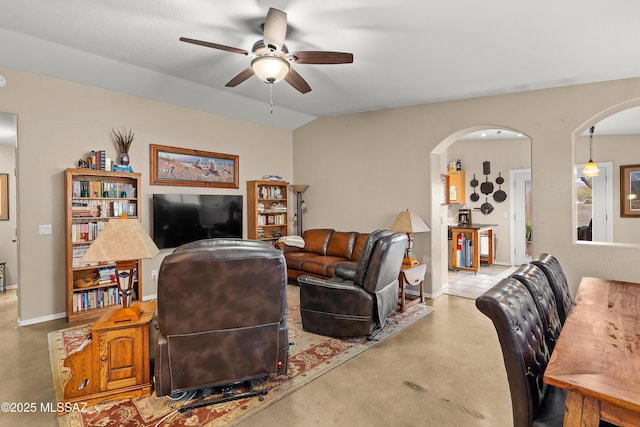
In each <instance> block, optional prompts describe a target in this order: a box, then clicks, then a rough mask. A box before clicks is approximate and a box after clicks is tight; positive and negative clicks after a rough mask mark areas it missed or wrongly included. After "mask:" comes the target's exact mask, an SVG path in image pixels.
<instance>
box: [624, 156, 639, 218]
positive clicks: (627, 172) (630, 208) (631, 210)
mask: <svg viewBox="0 0 640 427" xmlns="http://www.w3.org/2000/svg"><path fill="white" fill-rule="evenodd" d="M620 216H621V217H623V218H634V217H635V218H640V165H620Z"/></svg>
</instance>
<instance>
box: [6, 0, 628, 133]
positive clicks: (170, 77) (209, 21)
mask: <svg viewBox="0 0 640 427" xmlns="http://www.w3.org/2000/svg"><path fill="white" fill-rule="evenodd" d="M269 7H275V8H278V9H281V10H283V11H286V12H287V15H288V24H289V26H288V33H287V37H286V44H287V46H288V48H289V50H290V51H299V50H331V51H341V52H352V53H353V55H354V62H353V64H341V65H310V64H293V68H295V70H296V71H297V72H299V73H300V74H301V75H302V76H303V77H304V78H305V79H306V81H307V82H308V83H309V85H310V86H311V88H312V91H311V92H309V93H307V94H304V95H302V94H300V93H299V92H297V91H296V90H294V89H293V88H292V87H291V86H289V85H287V84H286V83H285V82H279V83H276V84H274V85H273V87H272V88H270V86H269V85H267V84H265V83H263V82H261V81H260V80H258V79H257V78H256V77H252V78H250V79H248V80H247V81H245V82H244V83H242V84H240V85H238V86H237V87H235V88H227V87H225V83H227V82H228V81H229V80H230V79H231V78H232V77H234V76H235V75H236V74H238V73H239V72H240V71H241V70H243V69H244V68H246V67H247V66H248V65H249V62H250V58H248V57H247V56H244V55H238V54H234V53H230V52H225V51H220V50H215V49H211V48H207V47H203V46H197V45H192V44H187V43H182V42H180V41H179V38H180V37H190V38H194V39H200V40H206V41H211V42H215V43H219V44H223V45H227V46H233V47H237V48H240V49H246V50H249V51H250V50H251V48H252V46H253V44H254V43H255V42H256V41H257V40H259V39H261V31H260V24H261V23H263V22H264V19H265V16H266V13H267V10H268V8H269ZM638 16H640V2H638V1H636V0H617V1H615V2H607V1H604V0H563V1H551V0H541V1H537V2H522V1H517V0H516V1H514V0H484V1H475V0H457V1H435V0H394V1H390V0H385V1H383V0H349V1H347V0H323V1H303V0H271V1H263V0H236V1H221V0H218V1H213V0H206V1H205V0H190V1H179V0H136V1H127V0H101V1H96V0H49V1H39V0H20V1H15V0H0V65H4V66H8V67H12V68H18V69H23V70H27V71H32V72H36V73H40V74H44V75H49V76H54V77H58V78H62V79H66V80H71V81H76V82H80V83H85V84H90V85H93V86H98V87H104V88H109V89H113V90H117V91H121V92H125V93H132V94H136V95H140V96H146V97H150V98H154V99H158V100H162V101H166V102H171V103H175V104H178V105H185V106H189V107H193V108H197V109H201V110H205V111H211V112H214V113H218V114H223V115H228V116H232V117H238V118H242V119H247V120H251V121H255V122H259V123H265V124H270V125H273V126H278V127H284V128H288V129H295V128H296V127H299V126H301V125H303V124H304V123H307V122H309V121H311V120H313V119H314V118H316V117H320V116H326V115H337V114H343V113H351V112H362V111H371V110H377V109H384V108H391V107H399V106H407V105H416V104H424V103H433V102H439V101H446V100H456V99H465V98H471V97H478V96H484V95H494V94H505V93H513V92H521V91H528V90H535V89H541V88H550V87H557V86H565V85H573V84H579V83H589V82H597V81H606V80H614V79H622V78H629V77H637V76H640V55H638V54H637V53H638V52H639V51H640V26H638ZM8 84H11V82H8ZM270 89H273V93H272V94H271V93H270ZM271 97H272V99H273V104H274V109H273V112H271V108H270V106H269V104H270V99H271Z"/></svg>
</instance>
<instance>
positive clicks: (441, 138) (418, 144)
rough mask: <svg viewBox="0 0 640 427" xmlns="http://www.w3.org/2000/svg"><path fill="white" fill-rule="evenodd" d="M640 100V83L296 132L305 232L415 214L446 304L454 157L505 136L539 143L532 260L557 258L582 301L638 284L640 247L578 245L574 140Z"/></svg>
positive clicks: (411, 110)
mask: <svg viewBox="0 0 640 427" xmlns="http://www.w3.org/2000/svg"><path fill="white" fill-rule="evenodd" d="M639 97H640V79H628V80H621V81H614V82H605V83H600V84H592V85H580V86H569V87H564V88H559V89H549V90H540V91H533V92H524V93H519V94H513V95H503V96H493V97H485V98H477V99H471V100H463V101H455V102H445V103H438V104H429V105H421V106H413V107H406V108H398V109H392V110H383V111H375V112H368V113H360V114H351V115H342V116H337V117H325V118H321V119H318V120H316V121H314V122H312V123H309V124H307V125H305V126H303V127H301V128H299V129H296V130H295V131H294V156H293V165H294V176H295V177H296V181H298V182H300V183H305V184H309V185H310V187H309V190H307V192H306V193H305V201H306V203H307V205H308V206H309V212H308V213H307V214H306V215H305V228H312V227H320V226H331V227H334V228H336V229H343V230H346V229H356V230H359V231H370V230H372V229H374V228H377V227H385V226H388V225H389V224H391V222H392V221H393V218H394V217H395V215H396V214H397V212H399V211H400V210H402V209H406V208H410V209H412V210H415V211H417V212H418V213H419V214H420V215H421V216H422V217H423V218H424V219H425V220H426V221H427V222H428V223H429V225H430V226H431V228H432V230H433V231H432V232H431V233H428V234H420V235H417V236H416V238H415V240H416V242H415V246H414V255H416V256H417V258H418V259H419V260H420V261H422V262H427V263H428V264H429V267H430V268H429V271H428V273H427V280H426V282H427V292H428V293H429V294H430V295H432V296H435V295H439V294H440V293H441V292H442V290H443V287H445V286H446V279H447V273H446V267H447V261H446V260H447V253H446V252H447V240H446V218H447V212H446V208H443V207H441V206H440V205H439V203H438V202H439V201H438V200H436V197H435V194H437V193H436V192H437V191H438V185H439V184H438V182H439V175H440V173H443V172H444V171H445V170H446V160H447V157H446V156H447V147H448V146H449V145H451V144H452V143H453V142H455V141H456V140H458V139H459V138H460V137H461V136H462V135H464V134H466V133H468V132H470V131H475V130H479V129H483V128H492V127H506V128H510V129H514V130H518V131H520V132H522V133H524V134H525V135H528V136H529V137H530V138H531V150H532V156H531V167H532V178H533V200H534V202H533V204H534V213H533V214H534V215H533V222H534V224H535V226H536V237H535V241H534V252H535V253H540V252H550V253H552V254H554V255H556V256H557V257H558V258H559V260H560V262H561V263H562V265H563V267H564V269H565V272H566V273H567V276H568V278H569V280H570V282H571V288H572V289H573V290H574V291H575V289H576V288H577V285H578V283H579V279H580V277H581V276H596V277H609V278H614V279H619V280H636V281H637V280H638V276H637V273H636V271H635V269H634V267H633V266H634V265H635V263H636V262H637V257H638V254H639V252H638V250H639V249H638V248H639V246H636V247H628V246H620V245H619V246H607V245H577V244H576V243H575V238H574V234H575V233H574V231H573V230H574V227H573V221H572V187H573V166H572V165H573V155H572V153H573V137H572V135H573V133H574V132H575V131H576V130H577V131H579V132H578V133H582V132H583V131H584V130H585V129H587V128H588V126H589V125H590V124H591V123H596V122H597V121H599V120H600V119H602V118H603V117H604V116H606V115H610V114H612V113H615V112H617V111H619V110H622V109H624V108H628V107H630V106H632V105H637V104H639V103H640V99H639ZM605 110H608V111H606V112H605ZM432 194H434V196H433V197H432ZM432 202H433V203H432ZM636 243H640V242H636Z"/></svg>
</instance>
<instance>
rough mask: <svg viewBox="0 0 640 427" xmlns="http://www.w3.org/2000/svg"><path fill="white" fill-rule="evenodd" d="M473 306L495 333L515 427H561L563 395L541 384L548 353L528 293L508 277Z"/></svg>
mask: <svg viewBox="0 0 640 427" xmlns="http://www.w3.org/2000/svg"><path fill="white" fill-rule="evenodd" d="M476 306H477V307H478V309H479V310H480V311H481V312H482V313H483V314H484V315H486V316H487V317H488V318H489V319H491V321H492V322H493V325H494V327H495V329H496V332H497V333H498V339H499V341H500V347H501V348H502V356H503V359H504V365H505V369H506V371H507V379H508V381H509V390H510V392H511V405H512V412H513V425H514V427H532V426H535V427H543V426H547V427H556V426H557V427H561V426H562V424H563V419H564V408H565V402H566V391H565V390H563V389H561V388H558V387H553V386H550V385H548V384H545V382H544V380H543V376H544V371H545V369H546V368H547V364H548V363H549V357H550V351H549V348H548V346H547V343H546V340H545V328H544V327H543V325H542V318H541V317H540V314H539V313H538V310H537V309H536V306H535V303H534V300H533V297H532V295H531V293H530V292H529V291H528V290H527V288H526V287H525V286H524V285H523V284H522V283H521V282H519V281H518V280H516V279H515V278H513V277H509V278H507V279H503V280H502V281H500V282H499V283H498V284H497V285H496V286H494V287H493V288H491V289H489V290H488V291H486V292H485V293H484V294H482V295H481V296H479V297H478V298H477V299H476Z"/></svg>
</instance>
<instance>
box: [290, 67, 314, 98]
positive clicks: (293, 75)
mask: <svg viewBox="0 0 640 427" xmlns="http://www.w3.org/2000/svg"><path fill="white" fill-rule="evenodd" d="M284 81H285V82H287V83H289V84H290V85H291V86H293V87H294V89H296V90H297V91H298V92H300V93H302V94H305V93H307V92H311V86H309V84H308V83H307V82H306V81H305V79H303V78H302V76H301V75H300V74H298V72H297V71H296V70H294V69H293V68H290V69H289V72H288V73H287V75H286V76H285V78H284Z"/></svg>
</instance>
